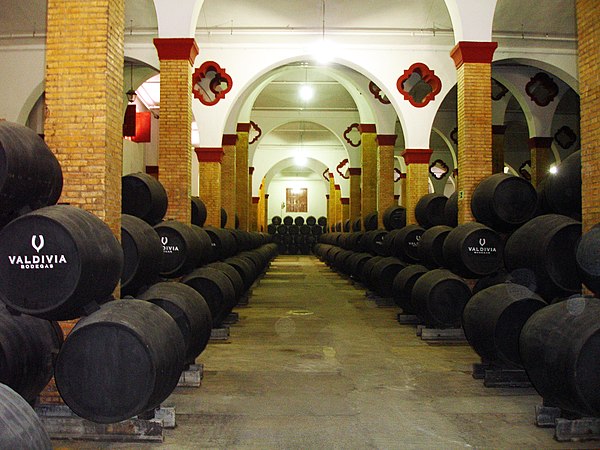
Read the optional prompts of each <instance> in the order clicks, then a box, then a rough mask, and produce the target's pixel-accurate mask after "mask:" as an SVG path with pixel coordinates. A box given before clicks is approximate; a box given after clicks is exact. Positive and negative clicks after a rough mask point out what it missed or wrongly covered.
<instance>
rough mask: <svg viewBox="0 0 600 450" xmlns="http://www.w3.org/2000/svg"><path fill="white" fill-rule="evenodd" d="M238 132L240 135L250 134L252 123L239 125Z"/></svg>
mask: <svg viewBox="0 0 600 450" xmlns="http://www.w3.org/2000/svg"><path fill="white" fill-rule="evenodd" d="M236 131H237V132H238V133H250V123H238V124H237V128H236Z"/></svg>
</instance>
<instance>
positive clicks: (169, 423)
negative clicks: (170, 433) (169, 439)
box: [154, 406, 177, 428]
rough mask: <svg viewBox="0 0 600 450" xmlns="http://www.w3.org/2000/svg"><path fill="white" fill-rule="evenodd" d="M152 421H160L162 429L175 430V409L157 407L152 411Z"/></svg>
mask: <svg viewBox="0 0 600 450" xmlns="http://www.w3.org/2000/svg"><path fill="white" fill-rule="evenodd" d="M154 419H156V420H161V421H162V423H163V427H164V428H175V426H176V425H177V423H176V421H175V408H173V407H169V406H167V407H165V406H159V407H158V408H156V409H155V410H154Z"/></svg>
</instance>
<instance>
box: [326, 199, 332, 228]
mask: <svg viewBox="0 0 600 450" xmlns="http://www.w3.org/2000/svg"><path fill="white" fill-rule="evenodd" d="M325 198H326V199H327V229H329V227H330V226H331V221H332V220H333V219H332V217H331V194H325Z"/></svg>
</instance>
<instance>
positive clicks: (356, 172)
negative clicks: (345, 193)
mask: <svg viewBox="0 0 600 450" xmlns="http://www.w3.org/2000/svg"><path fill="white" fill-rule="evenodd" d="M348 173H349V174H350V220H351V221H352V222H354V221H355V220H356V219H358V218H359V217H360V208H361V205H362V199H361V194H360V178H361V173H362V170H361V168H360V167H350V168H349V169H348Z"/></svg>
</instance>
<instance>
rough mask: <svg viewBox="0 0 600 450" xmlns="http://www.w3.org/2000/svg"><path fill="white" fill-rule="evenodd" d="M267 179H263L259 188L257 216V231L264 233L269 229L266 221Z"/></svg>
mask: <svg viewBox="0 0 600 450" xmlns="http://www.w3.org/2000/svg"><path fill="white" fill-rule="evenodd" d="M264 183H265V179H264V178H263V179H262V182H261V183H260V186H259V188H258V205H257V208H258V209H257V211H258V213H257V216H256V231H264V230H266V229H267V224H266V223H265V221H264V218H265V188H264Z"/></svg>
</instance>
